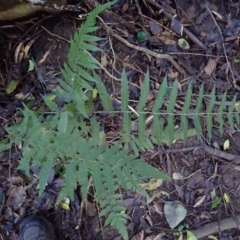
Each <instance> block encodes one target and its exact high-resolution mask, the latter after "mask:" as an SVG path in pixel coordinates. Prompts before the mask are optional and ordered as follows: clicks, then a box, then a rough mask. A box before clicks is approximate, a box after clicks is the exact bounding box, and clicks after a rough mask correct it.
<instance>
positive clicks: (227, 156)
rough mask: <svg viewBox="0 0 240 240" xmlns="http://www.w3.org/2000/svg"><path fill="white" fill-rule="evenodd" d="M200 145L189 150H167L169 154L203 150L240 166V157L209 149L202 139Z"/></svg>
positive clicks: (188, 148)
mask: <svg viewBox="0 0 240 240" xmlns="http://www.w3.org/2000/svg"><path fill="white" fill-rule="evenodd" d="M199 141H200V145H198V146H193V147H187V148H181V149H179V148H178V149H167V150H166V152H167V153H176V152H183V151H191V150H197V149H203V150H205V151H206V152H207V153H209V154H212V155H213V156H217V157H219V158H223V159H225V160H227V161H229V162H230V163H231V164H232V163H234V164H238V163H240V156H238V155H235V154H231V153H227V152H223V151H220V150H218V149H215V148H211V147H209V146H208V145H207V144H206V143H205V142H204V140H203V139H202V138H200V140H199Z"/></svg>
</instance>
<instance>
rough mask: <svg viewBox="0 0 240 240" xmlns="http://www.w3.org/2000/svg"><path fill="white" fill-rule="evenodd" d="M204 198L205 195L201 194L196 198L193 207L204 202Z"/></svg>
mask: <svg viewBox="0 0 240 240" xmlns="http://www.w3.org/2000/svg"><path fill="white" fill-rule="evenodd" d="M205 198H206V195H203V196H202V197H201V198H200V199H198V200H197V202H196V203H195V204H194V206H193V207H194V208H195V207H199V206H200V205H201V204H202V203H203V202H204V200H205Z"/></svg>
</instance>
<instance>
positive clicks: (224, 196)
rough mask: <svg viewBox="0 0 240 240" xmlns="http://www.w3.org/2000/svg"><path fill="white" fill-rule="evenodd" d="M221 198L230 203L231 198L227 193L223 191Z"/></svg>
mask: <svg viewBox="0 0 240 240" xmlns="http://www.w3.org/2000/svg"><path fill="white" fill-rule="evenodd" d="M223 198H224V201H225V202H226V203H230V202H231V198H230V196H229V195H228V194H227V193H224V195H223Z"/></svg>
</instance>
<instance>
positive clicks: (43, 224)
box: [18, 216, 56, 240]
mask: <svg viewBox="0 0 240 240" xmlns="http://www.w3.org/2000/svg"><path fill="white" fill-rule="evenodd" d="M18 239H19V240H55V239H56V235H55V233H54V230H53V227H52V226H51V224H50V223H48V222H47V220H45V219H44V218H43V217H39V216H30V217H27V218H26V219H24V220H23V222H22V223H21V226H20V230H19V238H18Z"/></svg>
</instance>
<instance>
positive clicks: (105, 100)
mask: <svg viewBox="0 0 240 240" xmlns="http://www.w3.org/2000/svg"><path fill="white" fill-rule="evenodd" d="M93 76H94V78H95V79H96V80H97V83H96V86H97V90H98V92H99V96H100V98H101V100H102V105H103V107H104V109H105V110H106V111H108V112H111V111H113V106H112V102H111V100H110V97H109V94H108V92H107V89H106V88H105V86H104V84H103V83H102V82H101V81H100V78H99V76H98V75H97V74H96V73H95V72H93Z"/></svg>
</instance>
